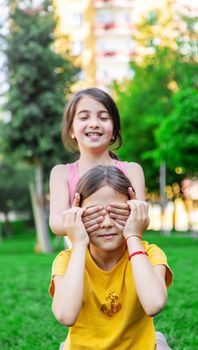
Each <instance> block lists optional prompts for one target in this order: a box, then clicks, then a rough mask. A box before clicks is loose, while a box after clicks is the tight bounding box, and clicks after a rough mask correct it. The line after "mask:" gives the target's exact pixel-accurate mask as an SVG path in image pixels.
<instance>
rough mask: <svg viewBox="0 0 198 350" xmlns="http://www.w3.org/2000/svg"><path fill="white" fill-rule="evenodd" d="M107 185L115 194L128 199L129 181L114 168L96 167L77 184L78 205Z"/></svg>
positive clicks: (130, 185)
mask: <svg viewBox="0 0 198 350" xmlns="http://www.w3.org/2000/svg"><path fill="white" fill-rule="evenodd" d="M107 185H108V186H110V187H112V188H113V189H114V190H116V191H117V192H119V193H122V194H125V195H126V196H128V198H129V192H128V188H129V187H132V189H133V186H132V184H131V182H130V180H129V179H128V177H127V176H126V175H125V174H124V173H123V172H122V171H121V170H120V169H118V168H117V167H115V166H103V165H98V166H96V167H94V168H92V169H90V170H88V171H87V172H86V173H85V174H84V175H83V176H82V177H81V178H80V180H79V181H78V183H77V186H76V191H75V192H78V193H79V194H80V204H82V202H83V200H84V199H86V198H87V197H89V196H91V195H92V194H93V193H95V192H96V191H98V190H99V189H100V188H101V187H104V186H107ZM133 191H134V189H133ZM134 192H135V191H134ZM129 199H130V198H129Z"/></svg>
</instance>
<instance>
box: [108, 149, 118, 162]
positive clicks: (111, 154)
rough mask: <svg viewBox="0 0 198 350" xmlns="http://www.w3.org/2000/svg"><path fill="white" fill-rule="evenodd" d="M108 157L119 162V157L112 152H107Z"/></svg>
mask: <svg viewBox="0 0 198 350" xmlns="http://www.w3.org/2000/svg"><path fill="white" fill-rule="evenodd" d="M109 155H110V157H111V158H112V159H116V160H119V157H118V156H117V154H115V153H114V152H112V151H109Z"/></svg>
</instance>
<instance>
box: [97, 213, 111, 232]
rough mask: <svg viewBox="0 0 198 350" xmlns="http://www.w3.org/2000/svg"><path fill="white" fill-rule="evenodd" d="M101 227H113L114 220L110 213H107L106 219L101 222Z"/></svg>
mask: <svg viewBox="0 0 198 350" xmlns="http://www.w3.org/2000/svg"><path fill="white" fill-rule="evenodd" d="M100 227H101V228H108V227H113V221H112V220H111V218H110V216H109V213H106V215H105V216H104V220H103V221H102V222H101V223H100Z"/></svg>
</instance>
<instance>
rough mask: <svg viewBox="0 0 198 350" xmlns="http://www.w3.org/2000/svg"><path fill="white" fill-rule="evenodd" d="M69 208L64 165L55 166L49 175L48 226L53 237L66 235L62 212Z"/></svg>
mask: <svg viewBox="0 0 198 350" xmlns="http://www.w3.org/2000/svg"><path fill="white" fill-rule="evenodd" d="M68 208H69V193H68V186H67V167H66V165H62V164H59V165H56V166H55V167H54V168H53V169H52V171H51V174H50V216H49V225H50V228H51V230H52V232H54V233H55V235H61V236H64V235H66V233H65V230H64V227H63V215H62V213H63V211H65V210H66V209H68Z"/></svg>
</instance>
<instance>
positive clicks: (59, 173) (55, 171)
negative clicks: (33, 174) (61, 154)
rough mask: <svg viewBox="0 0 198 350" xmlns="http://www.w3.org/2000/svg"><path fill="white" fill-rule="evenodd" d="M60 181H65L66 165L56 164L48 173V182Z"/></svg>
mask: <svg viewBox="0 0 198 350" xmlns="http://www.w3.org/2000/svg"><path fill="white" fill-rule="evenodd" d="M60 179H62V180H64V179H67V164H57V165H55V166H54V167H53V168H52V170H51V172H50V182H51V181H54V180H60Z"/></svg>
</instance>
